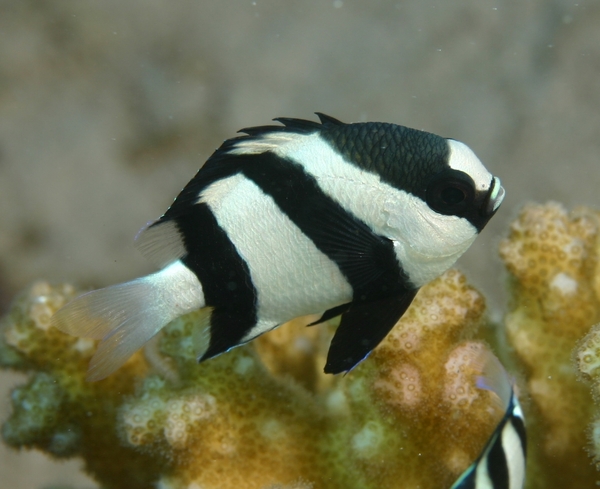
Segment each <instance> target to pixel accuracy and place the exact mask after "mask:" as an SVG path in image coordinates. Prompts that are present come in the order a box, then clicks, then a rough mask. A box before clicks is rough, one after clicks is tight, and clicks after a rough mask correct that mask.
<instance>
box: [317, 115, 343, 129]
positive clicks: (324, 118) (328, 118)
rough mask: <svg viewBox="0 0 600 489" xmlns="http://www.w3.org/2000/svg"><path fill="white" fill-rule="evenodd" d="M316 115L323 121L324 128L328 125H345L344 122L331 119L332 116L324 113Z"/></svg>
mask: <svg viewBox="0 0 600 489" xmlns="http://www.w3.org/2000/svg"><path fill="white" fill-rule="evenodd" d="M315 114H316V115H317V117H318V118H319V120H320V121H321V124H323V125H324V126H326V125H328V124H333V125H335V126H343V125H344V123H343V122H342V121H340V120H338V119H336V118H335V117H331V116H330V115H327V114H323V112H315Z"/></svg>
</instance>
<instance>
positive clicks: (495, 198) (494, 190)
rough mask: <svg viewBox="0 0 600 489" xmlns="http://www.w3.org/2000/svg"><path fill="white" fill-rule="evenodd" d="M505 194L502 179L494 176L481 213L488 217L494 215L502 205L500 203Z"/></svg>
mask: <svg viewBox="0 0 600 489" xmlns="http://www.w3.org/2000/svg"><path fill="white" fill-rule="evenodd" d="M504 194H505V192H504V187H502V184H501V182H500V179H499V178H498V177H492V181H491V183H490V189H489V190H488V191H487V194H486V196H485V198H484V199H483V203H482V204H481V207H480V211H479V212H480V214H481V215H482V216H484V217H487V218H490V217H492V216H493V215H494V214H495V213H496V211H497V210H498V207H500V204H502V201H503V200H504Z"/></svg>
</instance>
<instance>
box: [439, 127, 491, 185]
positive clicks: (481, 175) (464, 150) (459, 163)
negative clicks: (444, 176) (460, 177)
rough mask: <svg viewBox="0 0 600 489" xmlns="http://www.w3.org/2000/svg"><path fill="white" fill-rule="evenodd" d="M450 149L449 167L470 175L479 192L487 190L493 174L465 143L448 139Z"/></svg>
mask: <svg viewBox="0 0 600 489" xmlns="http://www.w3.org/2000/svg"><path fill="white" fill-rule="evenodd" d="M446 141H448V146H449V148H450V157H449V158H448V160H449V161H448V165H449V166H450V168H452V169H453V170H459V171H462V172H465V173H466V174H467V175H469V176H470V177H471V178H472V179H473V181H474V182H475V188H476V189H477V190H487V189H488V188H489V187H490V183H491V182H492V174H491V173H490V172H489V171H487V170H486V169H485V167H484V166H483V163H481V161H479V158H477V156H476V155H475V153H473V150H472V149H471V148H469V147H468V146H467V145H466V144H465V143H461V142H460V141H455V140H454V139H447V140H446Z"/></svg>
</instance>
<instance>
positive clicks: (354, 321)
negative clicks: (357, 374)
mask: <svg viewBox="0 0 600 489" xmlns="http://www.w3.org/2000/svg"><path fill="white" fill-rule="evenodd" d="M417 291H418V289H416V290H407V291H406V292H404V293H403V294H401V295H398V296H394V297H388V298H385V299H380V300H375V301H369V302H365V303H359V304H351V305H350V308H349V309H348V310H347V311H346V312H345V313H344V314H343V315H342V321H341V323H340V325H339V327H338V329H337V331H336V332H335V335H334V337H333V339H332V340H331V346H330V347H329V353H328V354H327V363H326V364H325V373H328V374H339V373H341V372H347V371H349V370H351V369H353V368H354V367H355V366H356V365H357V364H358V363H359V362H361V361H362V360H364V359H365V357H366V356H367V355H368V354H369V353H370V352H371V350H373V348H375V347H376V346H377V345H378V344H379V343H380V342H381V340H383V338H385V337H386V335H387V334H388V333H389V331H390V330H391V329H392V328H393V327H394V325H395V324H396V322H397V321H398V319H400V317H402V315H403V314H404V312H405V311H406V310H407V309H408V306H410V304H411V302H412V300H413V299H414V297H415V295H416V294H417Z"/></svg>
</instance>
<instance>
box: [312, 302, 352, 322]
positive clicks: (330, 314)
mask: <svg viewBox="0 0 600 489" xmlns="http://www.w3.org/2000/svg"><path fill="white" fill-rule="evenodd" d="M349 307H350V303H347V304H342V305H341V306H336V307H332V308H331V309H327V310H326V311H325V312H324V313H323V315H322V316H321V317H320V318H319V319H317V320H316V321H315V322H313V323H310V324H307V326H315V325H317V324H321V323H324V322H325V321H329V320H330V319H333V318H334V317H336V316H339V315H340V314H342V313H343V312H346V311H347V310H348V308H349Z"/></svg>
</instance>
